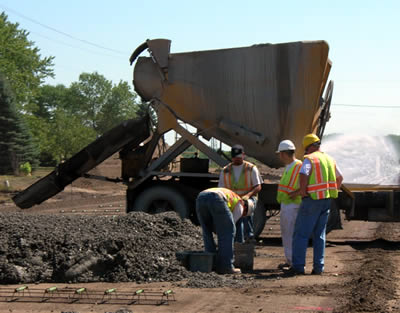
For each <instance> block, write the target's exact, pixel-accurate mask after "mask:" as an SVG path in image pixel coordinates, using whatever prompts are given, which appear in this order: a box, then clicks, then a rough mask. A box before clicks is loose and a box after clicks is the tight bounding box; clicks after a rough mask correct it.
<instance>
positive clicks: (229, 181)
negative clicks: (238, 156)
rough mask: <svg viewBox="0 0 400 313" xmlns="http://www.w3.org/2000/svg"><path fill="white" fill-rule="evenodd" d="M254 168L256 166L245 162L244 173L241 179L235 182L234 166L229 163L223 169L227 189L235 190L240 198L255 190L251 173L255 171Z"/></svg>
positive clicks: (241, 174)
mask: <svg viewBox="0 0 400 313" xmlns="http://www.w3.org/2000/svg"><path fill="white" fill-rule="evenodd" d="M253 167H254V164H251V163H250V162H247V161H243V168H242V172H241V173H240V176H239V179H238V180H237V181H235V177H234V174H233V164H232V163H229V164H228V165H227V166H225V167H224V168H223V171H224V185H225V187H226V188H228V189H230V190H233V191H234V192H236V193H237V194H238V195H240V196H243V195H245V194H246V193H248V192H249V191H250V190H251V189H253V186H252V184H251V173H252V171H253Z"/></svg>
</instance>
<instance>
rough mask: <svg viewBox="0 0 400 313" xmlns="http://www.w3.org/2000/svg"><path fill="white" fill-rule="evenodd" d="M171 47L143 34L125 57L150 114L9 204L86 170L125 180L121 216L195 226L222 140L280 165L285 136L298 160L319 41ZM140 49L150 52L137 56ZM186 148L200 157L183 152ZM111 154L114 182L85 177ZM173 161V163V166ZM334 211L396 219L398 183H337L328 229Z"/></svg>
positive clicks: (320, 119)
mask: <svg viewBox="0 0 400 313" xmlns="http://www.w3.org/2000/svg"><path fill="white" fill-rule="evenodd" d="M170 45H171V41H170V40H167V39H154V40H147V41H145V42H144V43H143V44H141V45H140V46H139V47H138V48H137V49H136V50H135V51H134V52H133V54H132V55H131V57H130V63H131V65H132V64H133V63H135V62H136V64H135V67H134V79H133V84H134V86H135V90H136V92H137V93H138V95H139V96H140V97H141V98H142V101H145V102H148V103H149V105H150V108H151V110H152V112H151V113H149V114H148V115H147V116H145V117H143V118H142V119H138V120H129V121H125V122H123V123H122V124H120V125H118V126H116V127H115V128H113V129H111V130H109V131H108V132H106V133H105V134H104V135H103V136H102V137H100V138H98V139H97V140H96V141H94V142H93V143H91V144H89V145H88V146H87V147H85V148H84V149H82V150H81V151H80V152H78V153H77V154H76V155H74V156H73V157H72V158H71V159H69V160H67V161H65V162H64V163H62V164H59V165H58V166H57V168H56V169H55V170H54V171H53V172H52V173H50V174H49V175H47V176H46V177H44V178H42V179H41V180H39V181H38V182H36V183H34V184H33V185H32V186H30V187H28V188H27V189H26V190H24V191H22V192H20V193H19V194H17V195H16V196H15V197H14V198H13V200H14V202H15V203H16V204H17V205H18V206H19V207H20V208H29V207H32V206H33V205H35V204H40V203H41V202H43V201H45V200H46V199H48V198H50V197H52V196H54V195H55V194H57V193H58V192H60V191H62V190H63V189H64V188H65V186H67V185H68V184H70V183H71V182H72V181H74V180H75V179H77V178H79V177H83V176H84V177H88V178H94V179H105V180H110V181H114V182H123V183H124V184H126V186H127V193H126V210H127V212H131V211H145V212H148V213H159V212H164V211H171V210H173V211H176V212H177V213H178V214H179V215H180V216H181V217H182V218H190V219H191V220H192V221H193V222H194V223H196V222H197V218H196V214H195V210H194V209H195V199H196V197H197V195H198V193H199V192H200V191H202V190H204V189H206V188H209V187H215V186H217V184H218V176H219V175H218V173H217V172H210V169H209V164H210V161H213V162H214V163H215V164H217V165H218V166H219V167H223V166H225V165H226V164H228V163H229V162H230V158H229V156H227V155H226V154H225V153H224V152H223V151H222V149H221V147H222V144H224V145H226V146H232V145H234V144H241V145H243V146H244V147H245V151H246V154H247V155H249V156H250V157H253V158H254V159H256V160H258V161H259V162H261V163H262V164H265V165H267V166H268V167H271V168H278V167H280V166H282V165H281V164H280V161H279V158H278V157H277V155H276V153H275V150H276V147H277V146H278V144H279V142H280V141H281V140H283V139H291V140H292V141H293V142H294V143H295V145H296V147H298V149H297V150H296V153H297V157H298V158H301V156H302V154H303V152H304V151H303V150H302V145H301V140H302V137H303V136H304V135H305V134H307V133H315V134H317V135H318V136H319V137H320V138H323V133H324V130H325V125H326V123H327V122H328V120H329V118H330V104H331V101H332V94H333V82H332V81H330V82H328V76H329V72H330V69H331V66H332V62H331V61H330V60H329V58H328V52H329V46H328V44H327V43H326V42H325V41H308V42H307V41H302V42H292V43H283V44H260V45H253V46H250V47H242V48H229V49H221V50H208V51H195V52H187V53H175V54H171V53H170ZM145 50H148V52H149V54H150V56H149V57H139V56H140V54H141V53H142V52H144V51H145ZM186 125H190V126H191V127H190V128H187V127H185V126H186ZM171 130H173V131H175V132H176V134H178V135H179V139H178V140H177V141H176V142H175V143H174V144H172V145H171V146H168V147H167V146H166V145H165V144H164V143H165V141H164V136H165V134H166V133H168V132H169V131H171ZM212 138H214V139H216V140H218V141H219V142H220V143H221V145H220V148H219V149H217V150H216V149H213V148H211V147H210V146H209V145H208V144H207V141H209V140H211V139H212ZM160 145H162V147H163V148H164V149H159V148H160ZM191 146H194V147H195V148H196V150H197V151H200V152H202V153H203V154H204V155H205V156H206V158H200V157H198V156H193V157H189V158H188V157H186V158H185V157H181V155H182V153H183V152H185V151H186V150H187V149H188V148H189V147H191ZM116 152H119V156H120V159H121V162H122V167H121V168H122V170H121V178H120V179H110V178H107V177H98V176H97V177H96V176H93V175H89V174H88V172H89V171H90V169H92V168H94V167H95V166H96V165H98V164H100V163H101V162H102V161H104V160H105V159H106V158H108V157H110V156H111V155H113V154H114V153H116ZM156 152H157V153H156ZM178 158H179V164H180V168H179V170H175V171H172V170H171V164H172V163H173V162H174V160H177V159H178ZM276 191H277V184H275V183H263V184H262V189H261V191H260V193H259V195H258V197H259V201H258V205H257V208H256V210H255V213H254V230H255V235H256V236H259V235H260V234H261V232H262V230H263V229H264V226H265V223H266V221H267V220H268V218H270V217H271V216H274V215H276V214H277V213H279V205H278V203H277V202H276ZM340 211H344V212H345V214H346V218H348V219H358V220H368V221H372V220H374V221H400V188H399V187H398V186H386V187H384V186H346V185H344V186H343V188H342V190H341V192H340V193H339V198H338V199H337V200H336V201H335V202H334V204H333V206H332V209H331V213H330V217H329V221H328V229H327V231H328V232H329V231H331V230H333V229H338V228H341V214H340Z"/></svg>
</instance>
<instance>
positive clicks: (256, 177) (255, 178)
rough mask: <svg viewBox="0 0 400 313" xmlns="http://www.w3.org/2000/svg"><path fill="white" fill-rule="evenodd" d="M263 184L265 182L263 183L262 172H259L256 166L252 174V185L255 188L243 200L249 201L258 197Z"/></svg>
mask: <svg viewBox="0 0 400 313" xmlns="http://www.w3.org/2000/svg"><path fill="white" fill-rule="evenodd" d="M262 182H263V181H262V178H261V175H260V172H259V171H258V168H257V167H256V166H254V167H253V170H252V172H251V183H252V185H253V188H252V189H251V190H250V191H249V192H248V193H246V194H245V195H243V196H242V199H243V200H247V199H249V198H251V197H252V196H255V195H257V194H258V193H259V192H260V190H261V184H262Z"/></svg>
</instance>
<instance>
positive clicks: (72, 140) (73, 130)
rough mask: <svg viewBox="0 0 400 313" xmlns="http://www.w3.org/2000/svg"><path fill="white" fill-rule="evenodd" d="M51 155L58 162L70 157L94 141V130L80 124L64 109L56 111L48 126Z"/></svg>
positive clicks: (75, 117) (76, 118)
mask: <svg viewBox="0 0 400 313" xmlns="http://www.w3.org/2000/svg"><path fill="white" fill-rule="evenodd" d="M50 129H51V134H50V135H49V142H50V143H51V149H52V150H51V153H52V154H53V157H54V158H55V159H56V160H57V162H60V161H62V160H66V159H68V158H70V157H72V156H73V155H74V154H75V153H77V152H79V151H80V150H81V149H82V148H84V147H86V146H87V145H88V144H89V143H91V142H92V141H94V140H95V139H96V132H95V131H94V129H92V128H90V127H87V126H85V125H83V124H82V122H81V120H80V118H79V117H77V116H75V115H74V114H71V113H70V112H68V111H65V110H64V109H61V108H60V109H57V110H56V112H55V114H54V119H53V121H52V123H51V125H50Z"/></svg>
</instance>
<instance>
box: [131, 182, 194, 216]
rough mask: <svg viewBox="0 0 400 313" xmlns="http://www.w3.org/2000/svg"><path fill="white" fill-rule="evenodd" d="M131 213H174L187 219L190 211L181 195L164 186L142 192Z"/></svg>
mask: <svg viewBox="0 0 400 313" xmlns="http://www.w3.org/2000/svg"><path fill="white" fill-rule="evenodd" d="M133 211H142V212H146V213H149V214H156V213H163V212H167V211H175V212H176V213H178V214H179V216H180V217H181V218H189V215H190V210H189V206H188V204H187V201H186V199H185V198H184V197H183V195H182V194H181V193H179V192H178V191H176V190H175V189H173V188H170V187H166V186H155V187H151V188H148V189H146V190H144V191H143V192H142V193H141V194H140V195H139V196H138V197H137V199H136V201H135V203H134V205H133Z"/></svg>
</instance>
